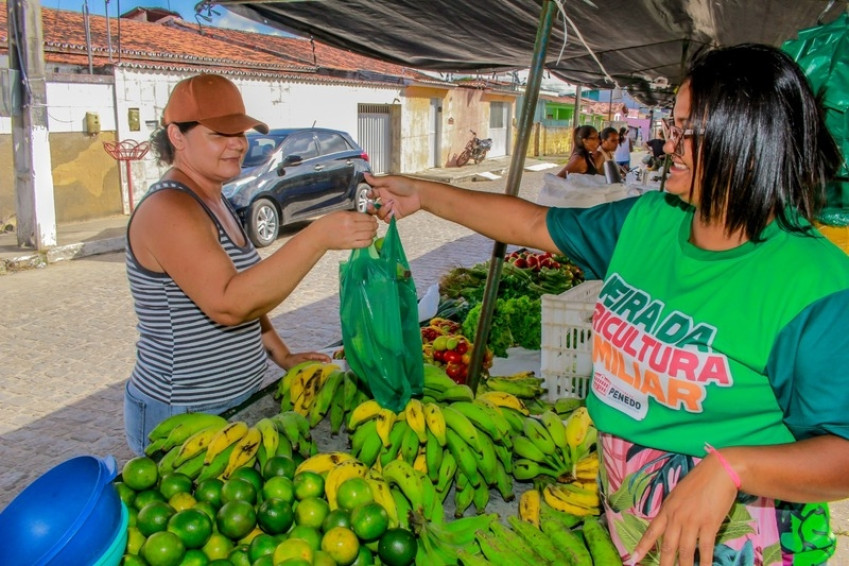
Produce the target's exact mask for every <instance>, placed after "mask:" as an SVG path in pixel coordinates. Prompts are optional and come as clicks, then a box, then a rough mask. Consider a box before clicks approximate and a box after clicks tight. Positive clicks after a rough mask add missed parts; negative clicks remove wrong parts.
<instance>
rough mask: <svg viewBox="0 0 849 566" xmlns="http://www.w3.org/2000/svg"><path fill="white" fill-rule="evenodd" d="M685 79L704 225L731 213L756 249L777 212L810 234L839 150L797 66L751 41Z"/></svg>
mask: <svg viewBox="0 0 849 566" xmlns="http://www.w3.org/2000/svg"><path fill="white" fill-rule="evenodd" d="M686 80H687V81H689V87H690V93H691V106H690V124H689V127H691V128H693V130H694V136H693V170H694V172H698V171H701V174H700V179H699V181H700V183H701V196H700V200H699V203H698V205H699V215H700V217H701V219H702V220H704V221H710V220H712V219H717V218H721V217H722V214H723V213H725V214H726V218H725V229H726V232H727V233H728V234H731V233H733V232H735V231H737V230H740V229H743V230H744V232H745V234H746V237H747V238H748V239H749V240H751V241H754V242H758V241H760V235H761V232H763V230H764V228H765V227H766V225H767V223H768V222H769V221H770V216H771V215H772V214H774V215H775V217H776V219H777V221H778V223H779V226H781V227H782V228H783V229H785V230H788V231H793V232H807V231H809V230H810V226H809V225H808V224H809V223H810V222H812V221H813V219H814V217H815V216H816V213H817V211H818V210H819V209H820V207H821V206H822V205H823V204H824V202H825V184H826V182H827V181H828V179H829V178H830V177H831V176H832V175H833V174H834V172H835V171H836V170H837V167H838V166H839V164H840V153H839V151H838V148H837V146H836V144H835V143H834V139H833V138H832V137H831V135H830V134H829V132H828V130H827V129H826V127H825V123H824V121H823V117H822V114H821V112H820V109H819V107H818V105H817V101H816V99H815V97H814V94H813V92H812V91H811V88H810V86H809V84H808V81H807V79H806V78H805V75H804V74H803V73H802V71H801V69H799V67H798V65H796V63H795V62H794V61H793V60H792V59H791V58H790V57H789V56H788V55H787V54H785V53H784V52H782V51H781V50H779V49H776V48H774V47H770V46H767V45H757V44H743V45H737V46H734V47H726V48H721V49H714V50H711V51H706V52H703V53H701V54H700V55H698V56H697V57H696V58H695V60H694V61H693V62H692V64H691V65H690V69H689V71H688V73H687V78H686ZM699 165H701V170H700V169H699ZM694 180H695V178H694ZM692 190H693V189H692V185H691V188H690V191H691V196H692ZM805 221H807V222H805Z"/></svg>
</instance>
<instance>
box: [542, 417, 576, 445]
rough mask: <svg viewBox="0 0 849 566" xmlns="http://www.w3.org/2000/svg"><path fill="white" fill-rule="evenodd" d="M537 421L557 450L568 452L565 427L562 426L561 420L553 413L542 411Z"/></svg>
mask: <svg viewBox="0 0 849 566" xmlns="http://www.w3.org/2000/svg"><path fill="white" fill-rule="evenodd" d="M539 420H540V422H541V423H542V425H543V426H544V427H545V429H546V430H547V431H548V434H549V436H551V440H552V441H554V445H555V446H556V447H557V448H558V449H559V450H568V448H569V444H568V443H567V442H566V425H565V424H563V419H561V418H560V416H559V415H558V414H557V413H555V412H554V411H544V412H543V413H540V415H539Z"/></svg>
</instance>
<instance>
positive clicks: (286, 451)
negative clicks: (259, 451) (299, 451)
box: [276, 431, 295, 459]
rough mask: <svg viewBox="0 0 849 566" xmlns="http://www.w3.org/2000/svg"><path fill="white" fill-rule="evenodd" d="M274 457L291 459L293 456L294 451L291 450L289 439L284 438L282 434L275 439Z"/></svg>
mask: <svg viewBox="0 0 849 566" xmlns="http://www.w3.org/2000/svg"><path fill="white" fill-rule="evenodd" d="M278 432H279V431H278ZM276 455H277V456H285V457H287V458H289V459H291V458H292V456H294V455H295V453H294V451H293V450H292V443H291V442H289V439H288V438H286V436H285V435H283V434H281V435H279V437H278V439H277V452H276Z"/></svg>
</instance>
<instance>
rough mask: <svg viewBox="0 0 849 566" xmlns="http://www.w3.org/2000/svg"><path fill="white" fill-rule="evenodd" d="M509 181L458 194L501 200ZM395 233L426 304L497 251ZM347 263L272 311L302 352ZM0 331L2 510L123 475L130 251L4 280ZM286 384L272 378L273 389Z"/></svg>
mask: <svg viewBox="0 0 849 566" xmlns="http://www.w3.org/2000/svg"><path fill="white" fill-rule="evenodd" d="M543 175H544V172H542V171H538V172H531V171H526V172H525V173H524V174H523V180H522V190H521V191H520V196H523V197H525V198H528V199H530V200H534V199H535V198H536V196H537V193H538V191H539V189H540V188H541V187H542V184H543ZM506 178H507V177H506V175H505V176H503V177H501V178H500V179H498V180H494V181H471V180H469V181H463V182H459V183H457V184H459V185H461V186H464V187H467V188H473V189H476V190H485V191H492V192H503V191H504V186H505V183H506ZM383 229H385V228H382V230H383ZM399 230H400V233H401V238H402V240H403V242H404V246H405V250H406V253H407V256H408V258H409V260H410V263H411V266H412V271H413V277H414V279H415V281H416V285H417V287H418V290H419V295H422V294H423V293H424V292H425V291H426V289H427V288H428V287H429V286H430V285H431V284H433V283H436V282H437V281H438V279H439V277H440V276H441V275H442V274H443V273H445V272H446V271H447V270H448V269H450V268H452V267H455V266H461V265H465V266H470V265H472V264H474V263H477V262H480V261H484V260H486V259H488V258H489V256H490V253H491V251H492V241H490V240H487V239H485V238H483V237H481V236H478V235H476V234H473V233H472V232H470V231H469V230H466V229H465V228H462V227H459V226H457V225H454V224H451V223H448V222H445V221H443V220H440V219H438V218H436V217H434V216H432V215H429V214H426V213H419V214H416V215H414V216H412V217H410V218H406V219H403V220H402V221H401V222H400V223H399ZM286 240H287V238H286V236H285V235H284V237H282V238H280V239H279V240H278V241H277V242H276V243H275V244H274V245H273V246H271V247H269V248H265V249H263V250H261V254H262V255H268V254H269V253H272V252H273V251H274V250H276V249H277V248H278V247H279V246H280V245H282V244H283V243H284V242H285V241H286ZM347 256H348V253H347V252H330V253H328V254H326V255H325V257H324V258H323V259H322V260H321V261H320V262H319V263H318V264H317V265H316V267H315V268H314V269H313V270H312V271H311V272H310V273H309V275H308V276H307V277H306V278H305V279H304V280H303V281H302V283H301V284H300V285H299V286H298V287H297V289H296V290H295V291H294V293H293V294H292V295H291V296H290V297H289V298H288V299H287V300H286V301H285V302H284V303H283V305H281V306H279V307H278V308H277V309H275V310H274V311H272V313H271V315H270V316H271V319H272V321H273V323H274V325H275V326H276V327H277V329H278V330H279V331H280V333H281V334H282V336H283V338H284V339H285V340H286V342H287V343H288V344H289V346H290V347H291V348H292V349H293V350H294V351H297V350H302V349H320V348H323V347H326V346H328V345H329V344H332V343H334V342H336V341H338V340H339V339H340V338H341V331H340V326H339V316H338V307H339V301H338V264H339V262H340V261H343V260H345V259H346V258H347ZM0 332H2V339H0V352H2V358H0V370H2V374H0V458H2V462H3V464H4V465H3V466H2V468H0V509H2V508H3V507H5V506H6V505H7V504H8V503H9V501H11V499H12V498H13V497H14V496H15V495H16V494H17V493H19V492H20V491H21V490H22V489H24V487H26V485H27V484H28V483H30V482H31V481H32V480H34V479H35V478H36V477H38V476H39V475H40V474H41V473H43V472H45V471H46V470H48V469H49V468H51V467H53V466H54V465H56V464H58V463H60V462H62V461H64V460H66V459H68V458H70V457H73V456H76V455H80V454H94V455H98V456H106V455H109V454H111V455H113V456H115V458H116V459H117V460H118V462H119V466H120V465H122V464H123V463H124V462H126V461H127V460H128V459H129V458H131V457H132V453H131V452H130V451H129V449H128V448H127V447H126V444H125V440H124V431H123V387H124V384H125V382H126V379H127V377H128V376H129V374H130V371H131V369H132V365H133V361H134V342H135V340H136V330H135V316H134V314H133V309H132V302H131V299H130V295H129V290H128V287H127V280H126V274H125V269H124V256H123V253H122V252H121V253H108V254H102V255H95V256H90V257H85V258H81V259H76V260H73V261H63V262H59V263H55V264H51V265H50V266H49V267H46V268H43V269H30V270H26V271H21V272H19V273H15V274H10V275H5V276H0ZM280 374H281V370H280V369H279V368H270V369H269V371H268V374H267V379H268V381H269V382H270V381H271V380H273V379H276V378H277V377H279V376H280ZM70 487H71V486H69V488H70ZM832 515H833V518H834V528H835V530H836V531H838V534H839V540H840V546H839V548H838V553H837V555H836V556H835V557H834V559H833V560H832V561H831V562H830V564H837V565H847V566H849V549H847V548H846V546H847V545H849V542H847V536H849V532H847V531H849V502H847V501H842V502H839V503H837V504H835V505H833V507H832Z"/></svg>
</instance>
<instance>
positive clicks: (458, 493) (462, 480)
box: [454, 470, 475, 519]
mask: <svg viewBox="0 0 849 566" xmlns="http://www.w3.org/2000/svg"><path fill="white" fill-rule="evenodd" d="M474 499H475V486H474V485H472V482H471V481H470V480H469V478H468V477H467V476H466V475H465V474H464V473H463V472H462V471H460V470H457V481H456V483H455V484H454V517H456V518H458V519H459V518H460V517H462V516H463V514H464V513H465V512H466V509H468V508H469V507H470V506H471V505H472V501H474Z"/></svg>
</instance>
